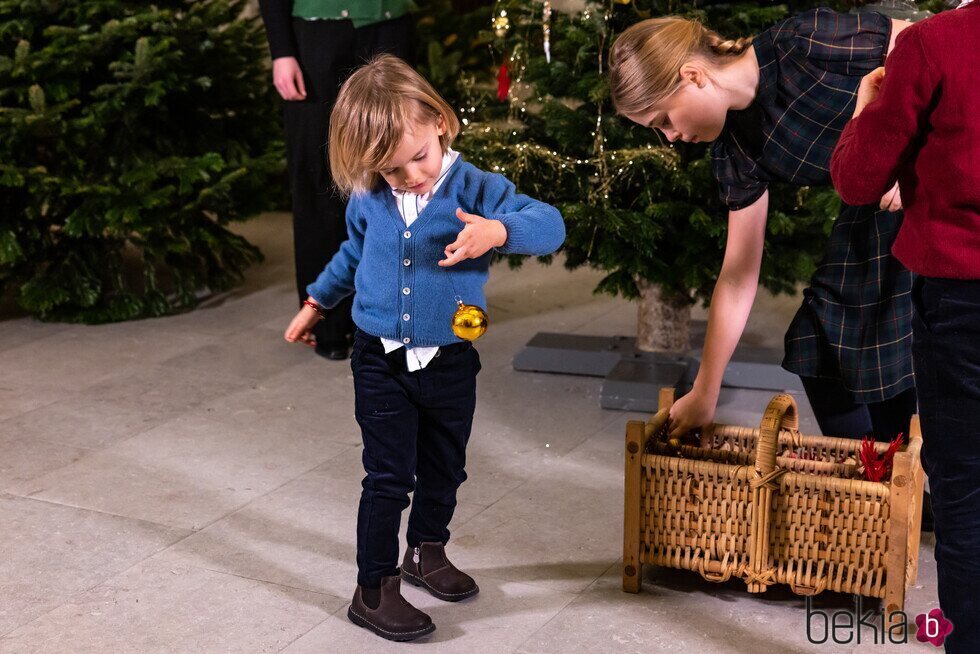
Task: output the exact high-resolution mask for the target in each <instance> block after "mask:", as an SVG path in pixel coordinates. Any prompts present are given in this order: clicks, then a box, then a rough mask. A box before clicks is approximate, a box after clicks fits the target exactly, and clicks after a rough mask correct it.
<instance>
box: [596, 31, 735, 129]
mask: <svg viewBox="0 0 980 654" xmlns="http://www.w3.org/2000/svg"><path fill="white" fill-rule="evenodd" d="M751 44H752V38H751V37H748V38H740V39H725V38H722V37H721V36H720V35H719V34H718V33H717V32H715V31H713V30H710V29H708V28H707V27H705V26H704V25H702V24H701V23H699V22H697V21H693V20H688V19H686V18H679V17H676V16H668V17H665V18H650V19H648V20H644V21H640V22H639V23H636V24H635V25H633V26H631V27H630V28H629V29H627V30H626V31H625V32H623V33H622V34H620V36H619V38H617V39H616V42H615V43H613V45H612V48H611V50H610V52H609V88H610V91H611V92H612V101H613V106H614V107H615V108H616V112H617V113H619V114H625V115H630V114H632V115H636V114H642V113H645V112H647V111H650V110H651V109H653V108H654V107H656V106H657V105H659V104H660V103H661V102H663V101H664V100H666V99H667V98H668V97H670V95H671V94H672V93H674V91H676V90H677V89H678V88H679V87H680V84H681V77H680V73H679V71H680V69H681V66H683V65H684V64H685V63H687V62H688V61H690V60H691V59H694V58H696V57H700V58H702V59H705V60H707V61H708V62H710V63H714V64H717V65H724V64H725V63H726V60H728V59H730V58H734V57H737V56H739V55H741V54H742V53H744V52H745V51H746V50H747V49H748V48H749V46H750V45H751Z"/></svg>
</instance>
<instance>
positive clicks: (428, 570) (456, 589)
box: [402, 543, 480, 602]
mask: <svg viewBox="0 0 980 654" xmlns="http://www.w3.org/2000/svg"><path fill="white" fill-rule="evenodd" d="M402 579H404V580H405V581H407V582H408V583H410V584H412V585H414V586H421V587H422V588H425V589H426V590H428V591H429V592H430V593H432V594H433V595H434V596H435V597H438V598H439V599H441V600H445V601H447V602H458V601H459V600H464V599H466V598H467V597H473V596H474V595H476V594H477V593H479V592H480V587H479V586H477V585H476V582H475V581H473V577H471V576H469V575H468V574H466V573H465V572H462V571H460V570H458V569H457V568H456V566H454V565H453V564H452V563H450V562H449V559H448V558H446V548H445V546H444V545H443V544H442V543H422V544H421V545H419V547H414V548H412V547H409V548H408V551H406V552H405V560H404V561H403V562H402Z"/></svg>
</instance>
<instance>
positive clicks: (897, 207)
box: [878, 182, 902, 211]
mask: <svg viewBox="0 0 980 654" xmlns="http://www.w3.org/2000/svg"><path fill="white" fill-rule="evenodd" d="M878 206H879V207H881V208H882V209H884V210H885V211H901V210H902V193H901V191H899V190H898V182H895V186H893V187H891V189H890V190H889V191H888V192H887V193H885V194H884V195H883V196H881V202H880V203H879V204H878Z"/></svg>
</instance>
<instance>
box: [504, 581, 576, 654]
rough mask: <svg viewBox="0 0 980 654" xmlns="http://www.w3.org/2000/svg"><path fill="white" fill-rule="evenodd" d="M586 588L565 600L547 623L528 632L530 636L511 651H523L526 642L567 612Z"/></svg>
mask: <svg viewBox="0 0 980 654" xmlns="http://www.w3.org/2000/svg"><path fill="white" fill-rule="evenodd" d="M585 590H587V588H586V589H585ZM585 590H582V591H581V592H580V593H575V594H574V596H573V597H571V598H569V600H568V601H567V602H565V603H564V604H562V606H561V608H560V609H558V610H557V611H555V614H554V615H553V616H551V617H550V618H548V619H547V620H546V621H545V623H544V624H543V625H541V626H540V627H538V628H537V629H535V630H534V631H532V632H531V633H530V634H528V636H527V638H525V639H524V640H522V641H521V642H520V644H518V645H517V647H515V648H514V649H513V650H511V651H513V652H514V653H515V654H518V653H519V652H521V651H522V650H523V648H524V646H525V645H526V644H527V643H528V642H529V641H530V640H531V639H532V638H534V637H535V636H536V635H537V634H538V632H540V631H541V630H542V629H544V628H545V627H547V626H548V625H549V624H551V623H552V622H554V620H555V619H556V618H557V617H558V616H560V615H561V614H562V613H564V612H565V610H566V609H567V608H568V607H569V606H570V605H571V604H572V603H573V602H575V600H577V599H578V598H579V597H581V596H582V594H583V593H584V592H585Z"/></svg>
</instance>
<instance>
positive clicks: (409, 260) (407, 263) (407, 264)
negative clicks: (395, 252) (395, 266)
mask: <svg viewBox="0 0 980 654" xmlns="http://www.w3.org/2000/svg"><path fill="white" fill-rule="evenodd" d="M402 263H403V264H405V265H406V266H411V265H412V260H411V259H405V260H404V261H402Z"/></svg>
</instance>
